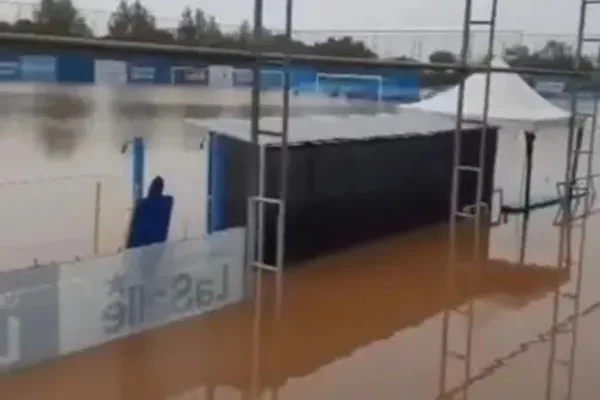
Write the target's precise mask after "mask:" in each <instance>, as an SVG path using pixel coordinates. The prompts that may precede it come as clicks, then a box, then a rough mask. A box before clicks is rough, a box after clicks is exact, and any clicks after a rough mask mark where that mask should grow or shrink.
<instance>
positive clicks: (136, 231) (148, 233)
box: [127, 176, 174, 249]
mask: <svg viewBox="0 0 600 400" xmlns="http://www.w3.org/2000/svg"><path fill="white" fill-rule="evenodd" d="M164 187H165V182H164V179H163V178H162V177H161V176H156V177H155V178H154V179H153V180H152V182H151V183H150V187H149V189H148V195H147V196H146V197H144V198H142V199H141V200H139V201H138V202H137V204H136V205H135V210H134V212H133V218H131V224H130V226H129V235H128V237H127V248H128V249H131V248H136V247H143V246H149V245H152V244H156V243H164V242H165V241H166V240H167V236H168V234H169V225H170V222H171V214H172V211H173V202H174V200H173V196H168V195H164V194H163V190H164Z"/></svg>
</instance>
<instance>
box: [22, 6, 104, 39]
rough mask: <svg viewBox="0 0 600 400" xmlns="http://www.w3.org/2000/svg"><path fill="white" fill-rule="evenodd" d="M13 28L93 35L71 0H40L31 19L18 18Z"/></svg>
mask: <svg viewBox="0 0 600 400" xmlns="http://www.w3.org/2000/svg"><path fill="white" fill-rule="evenodd" d="M13 30H15V31H20V32H31V33H41V34H50V35H66V36H87V37H89V36H93V33H92V30H91V29H90V27H89V26H88V25H87V23H86V21H85V19H84V18H83V17H82V16H81V14H80V13H79V11H78V10H77V9H76V8H75V6H74V5H73V2H72V1H71V0H41V1H40V4H39V6H38V9H37V10H36V11H35V12H34V14H33V20H32V21H28V20H19V21H17V23H15V24H14V26H13Z"/></svg>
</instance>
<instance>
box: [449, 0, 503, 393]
mask: <svg viewBox="0 0 600 400" xmlns="http://www.w3.org/2000/svg"><path fill="white" fill-rule="evenodd" d="M497 6H498V1H497V0H493V1H492V5H491V11H490V19H489V20H474V19H472V1H471V0H466V2H465V12H464V23H463V43H462V49H461V57H460V62H461V64H462V66H463V67H465V70H466V65H467V63H468V61H469V59H468V58H469V55H470V53H471V43H470V36H471V25H479V26H481V25H487V26H489V39H488V48H487V52H486V53H487V54H486V62H487V66H488V69H487V70H486V79H485V88H484V91H485V92H484V104H483V114H482V118H481V136H480V147H479V157H478V165H477V166H470V165H462V161H461V147H462V127H463V125H462V124H463V116H464V103H465V99H464V96H465V79H462V80H461V82H460V84H459V90H458V100H457V111H456V130H455V132H454V155H453V171H452V194H451V200H450V204H451V206H450V207H451V209H450V224H449V225H450V227H449V228H450V232H449V241H450V251H449V263H448V278H447V279H448V285H449V287H450V290H449V293H450V295H451V296H452V293H453V292H454V287H455V280H456V276H455V273H456V262H457V256H458V254H457V253H458V249H457V246H458V237H457V236H458V232H457V231H458V218H464V217H467V218H474V226H473V233H474V237H473V249H472V250H473V251H472V261H471V262H470V263H469V267H470V268H469V269H471V268H474V269H475V270H473V271H468V273H467V277H468V279H469V287H472V286H473V285H474V284H475V283H476V282H473V281H474V279H473V274H472V272H474V273H476V274H477V273H478V272H479V271H477V269H478V268H479V267H480V266H479V262H480V255H481V245H482V243H481V233H482V232H481V231H482V228H483V217H484V215H483V211H484V209H485V210H487V209H488V208H489V207H484V205H485V204H484V202H483V189H484V184H485V182H484V170H485V162H486V144H487V133H488V119H489V102H490V100H489V99H490V91H491V62H492V59H493V56H494V42H495V31H496V15H497V8H498V7H497ZM461 172H466V173H475V174H476V176H477V180H476V181H477V185H476V189H475V199H474V203H473V204H471V205H470V206H469V207H468V209H470V210H472V211H473V212H474V213H467V212H466V210H464V209H463V210H460V209H459V207H460V206H461V198H460V194H461V190H460V189H461V186H460V181H461V180H460V174H461ZM452 297H453V296H452ZM473 302H474V300H473V297H472V294H471V293H469V301H468V304H467V308H466V310H454V309H449V310H446V311H445V313H444V317H443V325H442V363H441V364H442V365H441V371H440V382H439V390H440V396H439V397H440V398H445V397H447V396H448V395H449V393H448V392H447V388H446V386H447V382H446V380H447V370H448V356H449V355H452V354H453V355H456V356H457V357H456V358H457V359H460V360H462V361H463V362H464V382H462V383H461V384H460V385H458V387H462V389H461V390H460V393H461V394H462V398H463V399H467V397H468V390H469V380H470V377H471V358H472V341H473V337H472V336H473V323H474V303H473ZM453 312H454V313H456V314H458V315H459V316H460V317H461V318H466V321H465V322H466V338H465V349H464V352H455V351H450V349H449V348H448V347H449V346H448V336H449V330H450V323H451V316H452V314H453ZM453 394H457V393H453Z"/></svg>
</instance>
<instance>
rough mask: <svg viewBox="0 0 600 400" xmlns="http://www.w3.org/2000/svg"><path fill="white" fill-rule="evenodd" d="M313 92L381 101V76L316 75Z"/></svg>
mask: <svg viewBox="0 0 600 400" xmlns="http://www.w3.org/2000/svg"><path fill="white" fill-rule="evenodd" d="M315 91H316V92H318V93H326V94H328V95H341V96H349V95H355V96H357V97H363V96H364V98H370V99H376V100H381V99H382V97H383V77H382V76H381V75H360V74H330V73H318V74H317V77H316V81H315ZM361 95H362V96H361Z"/></svg>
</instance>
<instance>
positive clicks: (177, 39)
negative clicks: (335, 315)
mask: <svg viewBox="0 0 600 400" xmlns="http://www.w3.org/2000/svg"><path fill="white" fill-rule="evenodd" d="M0 31H2V32H18V33H35V34H50V35H59V36H74V37H97V36H96V35H95V33H94V32H93V30H92V29H91V28H90V25H89V24H88V22H87V21H86V20H85V18H84V17H83V15H82V13H81V12H80V11H79V10H78V9H77V8H76V7H75V5H74V4H73V1H72V0H40V3H39V5H38V7H37V8H36V10H35V12H34V13H33V15H32V17H31V18H23V19H19V20H17V21H15V22H7V21H4V22H0ZM106 32H107V33H106V34H105V35H103V36H101V37H100V38H106V39H112V40H123V41H136V42H153V43H161V44H179V45H185V46H206V47H219V48H242V49H244V48H248V47H249V46H250V45H253V46H255V47H256V46H259V47H260V48H261V49H263V50H268V51H281V52H283V51H290V52H292V53H301V54H316V55H328V56H338V57H356V58H377V57H378V54H377V53H376V52H375V51H374V50H373V49H370V48H369V46H367V45H366V43H364V42H363V41H361V40H357V39H354V38H353V37H351V36H345V37H341V38H336V37H329V38H327V39H325V40H324V41H318V42H315V43H312V44H308V43H305V42H303V41H300V40H295V39H291V40H288V39H287V38H286V37H285V36H284V35H282V34H280V33H276V32H273V31H270V30H268V29H265V30H264V31H263V32H262V34H261V39H260V43H254V36H253V29H252V26H251V24H250V23H249V22H248V21H244V22H242V23H241V24H240V26H239V27H238V28H237V29H236V30H234V31H232V32H227V31H224V30H223V29H222V27H221V26H220V24H219V22H218V21H217V20H216V18H215V17H214V16H211V15H208V14H207V13H205V12H204V11H203V10H202V9H200V8H195V9H192V8H190V7H186V8H185V9H184V10H183V11H182V13H181V17H180V19H179V22H178V24H177V26H174V27H172V28H171V29H166V28H162V27H159V26H158V24H157V20H156V17H155V16H154V15H153V13H152V12H151V11H150V10H149V9H148V8H147V7H145V6H144V4H143V3H142V2H141V1H140V0H135V1H133V2H128V1H125V0H121V2H120V3H119V4H118V6H117V8H116V9H115V10H114V12H113V13H112V14H111V16H110V18H109V20H108V23H107V26H106ZM573 54H574V51H573V48H572V47H571V46H569V45H568V44H566V43H563V42H560V41H556V40H549V41H548V42H547V43H546V45H545V46H544V47H543V48H542V49H540V50H538V51H533V50H531V49H529V48H528V47H527V46H525V45H516V46H513V47H511V48H509V49H506V50H505V54H504V55H505V57H506V58H507V59H508V60H509V62H510V63H511V64H512V65H515V66H522V67H539V68H550V69H568V68H570V67H571V66H572V65H573V61H574V57H573ZM396 59H399V60H405V61H416V60H413V59H411V58H410V57H406V56H402V55H399V56H398V57H396ZM429 61H430V62H432V63H448V64H453V63H456V62H457V56H456V54H454V53H452V52H450V51H447V50H438V51H434V52H433V53H432V54H431V55H430V57H429ZM598 64H599V63H598V60H592V59H591V58H589V57H584V58H583V60H582V61H581V64H580V66H581V68H582V69H584V70H593V69H594V68H597V65H598ZM422 77H423V82H424V84H425V85H428V86H432V85H445V84H453V83H456V82H458V80H459V79H460V76H458V75H457V74H455V73H452V72H432V71H429V72H428V71H423V72H422Z"/></svg>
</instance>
